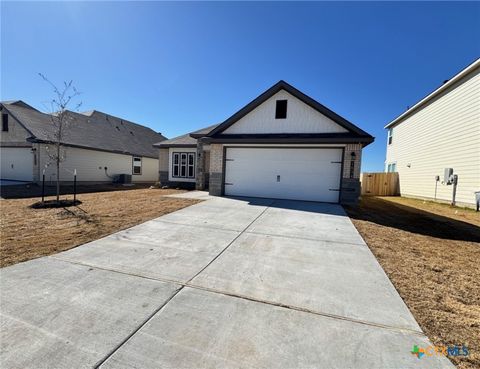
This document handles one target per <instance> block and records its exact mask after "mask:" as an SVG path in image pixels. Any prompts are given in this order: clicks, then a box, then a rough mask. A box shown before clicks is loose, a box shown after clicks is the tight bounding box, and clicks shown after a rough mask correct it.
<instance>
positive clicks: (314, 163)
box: [225, 147, 343, 203]
mask: <svg viewBox="0 0 480 369" xmlns="http://www.w3.org/2000/svg"><path fill="white" fill-rule="evenodd" d="M342 151H343V149H342V148H313V147H312V148H298V147H291V148H288V147H283V148H268V147H261V148H260V147H256V148H248V147H228V148H227V151H226V161H225V195H227V196H228V195H230V196H252V197H268V198H277V199H290V200H307V201H322V202H332V203H336V202H338V201H339V195H340V180H341V168H342V164H341V162H342Z"/></svg>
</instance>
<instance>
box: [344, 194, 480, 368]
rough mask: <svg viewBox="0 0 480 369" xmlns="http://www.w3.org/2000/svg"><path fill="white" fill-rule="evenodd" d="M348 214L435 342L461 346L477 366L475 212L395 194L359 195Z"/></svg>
mask: <svg viewBox="0 0 480 369" xmlns="http://www.w3.org/2000/svg"><path fill="white" fill-rule="evenodd" d="M347 212H348V213H349V215H350V217H351V218H352V221H353V223H354V224H355V227H356V228H357V229H358V231H359V232H360V233H361V234H362V236H363V238H364V239H365V241H366V242H367V244H368V246H369V247H370V249H371V250H372V252H373V253H374V254H375V256H376V257H377V259H378V260H379V262H380V264H381V265H382V267H383V269H384V270H385V271H386V273H387V274H388V276H389V277H390V279H391V280H392V282H393V284H394V285H395V287H396V288H397V290H398V292H399V293H400V295H401V296H402V298H403V299H404V301H405V303H406V304H407V305H408V307H409V308H410V310H411V311H412V313H413V315H414V316H415V318H416V320H417V321H418V323H419V324H420V326H421V327H422V329H423V331H424V332H425V333H426V334H427V336H428V337H429V338H430V339H431V341H432V342H433V343H434V344H435V345H458V344H460V345H462V344H465V345H466V346H467V347H468V348H469V351H470V355H469V356H468V357H458V358H452V357H451V358H450V359H451V360H452V361H453V362H454V363H455V364H456V365H457V366H458V367H459V368H462V369H466V368H480V215H479V213H476V212H474V211H473V210H469V209H459V208H452V207H450V206H448V205H444V204H438V203H433V202H425V201H422V200H415V199H406V198H400V197H384V198H380V197H365V198H363V199H362V201H361V202H360V205H359V206H358V207H348V208H347Z"/></svg>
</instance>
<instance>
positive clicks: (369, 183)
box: [361, 173, 400, 196]
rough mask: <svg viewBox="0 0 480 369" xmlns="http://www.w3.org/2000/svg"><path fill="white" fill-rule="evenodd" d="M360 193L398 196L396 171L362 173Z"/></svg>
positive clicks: (398, 188) (398, 187) (398, 186)
mask: <svg viewBox="0 0 480 369" xmlns="http://www.w3.org/2000/svg"><path fill="white" fill-rule="evenodd" d="M361 182H362V195H364V196H398V195H399V194H400V185H399V179H398V173H362V177H361Z"/></svg>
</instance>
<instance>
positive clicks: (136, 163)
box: [133, 156, 142, 174]
mask: <svg viewBox="0 0 480 369" xmlns="http://www.w3.org/2000/svg"><path fill="white" fill-rule="evenodd" d="M133 174H142V158H140V157H135V156H134V157H133Z"/></svg>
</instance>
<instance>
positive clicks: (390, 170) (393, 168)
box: [387, 163, 397, 173]
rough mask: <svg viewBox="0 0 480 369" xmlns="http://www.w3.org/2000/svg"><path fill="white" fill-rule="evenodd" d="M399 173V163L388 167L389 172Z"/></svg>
mask: <svg viewBox="0 0 480 369" xmlns="http://www.w3.org/2000/svg"><path fill="white" fill-rule="evenodd" d="M396 171H397V163H390V164H388V165H387V172H388V173H391V172H396Z"/></svg>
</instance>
